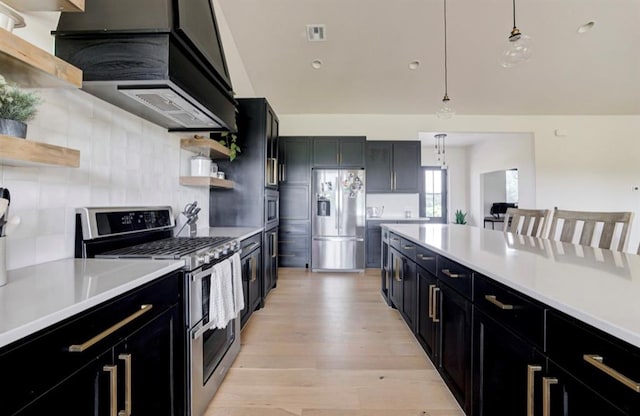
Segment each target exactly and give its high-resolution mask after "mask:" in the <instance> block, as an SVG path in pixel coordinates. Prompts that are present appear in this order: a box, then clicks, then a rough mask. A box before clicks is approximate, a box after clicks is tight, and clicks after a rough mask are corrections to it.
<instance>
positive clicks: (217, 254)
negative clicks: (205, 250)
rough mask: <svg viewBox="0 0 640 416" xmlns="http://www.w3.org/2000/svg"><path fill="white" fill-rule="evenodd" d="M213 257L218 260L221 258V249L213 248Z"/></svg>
mask: <svg viewBox="0 0 640 416" xmlns="http://www.w3.org/2000/svg"><path fill="white" fill-rule="evenodd" d="M213 258H214V259H216V260H217V259H219V258H220V249H215V250H213Z"/></svg>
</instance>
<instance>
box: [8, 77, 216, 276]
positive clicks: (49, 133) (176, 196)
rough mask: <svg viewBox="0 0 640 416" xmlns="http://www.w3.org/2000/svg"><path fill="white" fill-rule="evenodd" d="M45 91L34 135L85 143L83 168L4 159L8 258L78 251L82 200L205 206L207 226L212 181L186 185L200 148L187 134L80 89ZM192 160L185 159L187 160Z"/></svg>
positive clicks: (12, 265) (80, 146) (38, 259)
mask: <svg viewBox="0 0 640 416" xmlns="http://www.w3.org/2000/svg"><path fill="white" fill-rule="evenodd" d="M38 92H39V93H40V95H41V96H42V97H43V100H44V101H43V103H42V104H41V106H40V108H39V111H38V115H37V117H36V118H35V119H34V120H33V121H31V122H30V123H29V128H28V134H27V137H28V140H33V141H37V142H42V143H49V144H55V145H59V146H66V147H70V148H72V149H77V150H79V151H80V167H79V168H58V167H13V166H2V165H0V186H2V187H5V188H8V189H9V190H10V191H11V206H10V214H11V216H14V215H16V216H19V217H20V218H21V223H20V224H19V225H18V226H17V227H11V228H10V229H8V232H7V234H8V244H7V262H8V268H9V269H16V268H20V267H24V266H29V265H33V264H37V263H42V262H46V261H50V260H57V259H61V258H65V257H72V256H73V249H74V231H75V209H76V208H77V207H83V206H92V205H93V206H97V205H107V206H116V205H117V206H130V205H171V206H172V207H173V209H174V212H175V213H176V214H177V213H178V212H180V210H182V208H183V207H184V206H185V205H186V204H187V203H189V202H191V201H194V200H197V201H198V205H199V206H200V207H202V212H201V215H200V220H199V223H198V226H199V227H208V225H209V218H208V214H207V213H208V211H209V189H208V188H191V187H183V186H180V184H179V176H180V175H185V174H187V173H188V163H187V162H188V159H189V158H190V157H191V156H193V153H191V152H186V151H182V150H180V137H186V136H187V133H185V134H182V135H181V134H177V133H168V132H167V131H166V129H164V128H162V127H160V126H157V125H155V124H152V123H149V122H147V121H145V120H142V119H141V118H139V117H136V116H134V115H131V114H129V113H126V112H124V111H123V110H120V109H118V108H116V107H113V106H112V105H111V104H108V103H106V102H104V101H101V100H99V99H97V98H95V97H93V96H92V95H89V94H87V93H85V92H83V91H80V90H67V89H46V90H38ZM185 163H186V165H184V164H185Z"/></svg>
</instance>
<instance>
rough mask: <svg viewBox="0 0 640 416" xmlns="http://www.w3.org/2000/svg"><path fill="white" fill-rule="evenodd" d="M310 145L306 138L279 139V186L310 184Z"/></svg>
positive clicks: (310, 142)
mask: <svg viewBox="0 0 640 416" xmlns="http://www.w3.org/2000/svg"><path fill="white" fill-rule="evenodd" d="M311 144H312V141H311V140H310V139H309V138H306V137H281V138H280V143H279V149H280V158H279V162H280V172H279V175H280V185H292V184H302V185H308V184H309V183H310V182H311Z"/></svg>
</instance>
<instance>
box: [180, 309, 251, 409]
mask: <svg viewBox="0 0 640 416" xmlns="http://www.w3.org/2000/svg"><path fill="white" fill-rule="evenodd" d="M189 344H190V348H189V350H190V351H189V352H190V354H189V355H190V363H189V364H190V369H191V381H190V382H191V389H190V390H191V398H190V399H191V405H190V407H191V416H202V415H204V412H205V410H206V409H207V406H208V405H209V402H211V399H213V396H214V395H215V393H216V391H217V390H218V388H219V387H220V384H222V380H223V379H224V377H225V375H226V374H227V372H228V371H229V368H230V367H231V365H232V364H233V361H234V360H235V358H236V357H237V356H238V353H239V352H240V318H236V319H234V320H233V321H231V322H229V324H228V325H227V327H226V328H224V329H208V328H207V327H204V326H202V325H198V326H196V327H195V328H193V329H191V330H190V331H189Z"/></svg>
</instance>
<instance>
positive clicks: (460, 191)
mask: <svg viewBox="0 0 640 416" xmlns="http://www.w3.org/2000/svg"><path fill="white" fill-rule="evenodd" d="M446 152H447V156H446V163H447V188H448V191H449V195H448V197H447V207H448V211H447V215H448V217H449V218H448V220H447V222H454V221H455V212H456V211H457V210H461V211H463V212H467V213H469V203H468V198H469V163H468V159H467V154H468V148H467V147H447V148H446ZM421 154H422V166H439V165H440V163H439V162H438V160H437V155H436V154H435V153H434V151H433V144H427V145H425V146H422V150H421ZM469 219H470V215H467V221H468V220H469Z"/></svg>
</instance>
